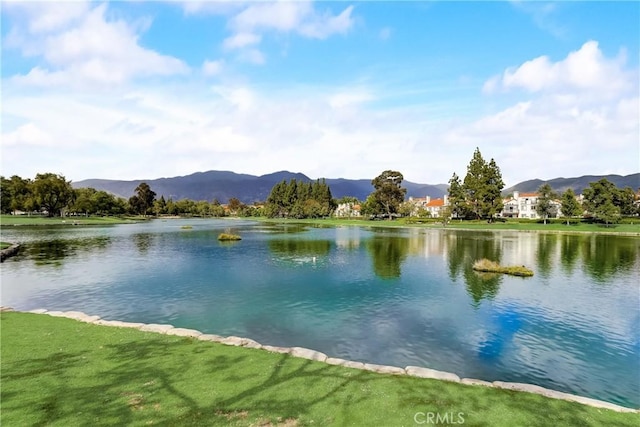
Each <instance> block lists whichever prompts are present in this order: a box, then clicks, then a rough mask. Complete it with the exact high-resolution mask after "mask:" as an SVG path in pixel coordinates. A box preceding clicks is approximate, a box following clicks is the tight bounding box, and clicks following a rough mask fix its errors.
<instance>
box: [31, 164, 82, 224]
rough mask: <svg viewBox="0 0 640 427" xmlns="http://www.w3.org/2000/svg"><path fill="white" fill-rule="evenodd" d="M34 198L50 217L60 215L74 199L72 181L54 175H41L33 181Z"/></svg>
mask: <svg viewBox="0 0 640 427" xmlns="http://www.w3.org/2000/svg"><path fill="white" fill-rule="evenodd" d="M32 188H33V196H34V199H35V201H36V202H37V204H38V205H39V206H40V207H42V208H44V209H45V210H46V211H47V214H48V215H49V216H55V215H56V214H57V213H60V212H61V210H62V209H63V208H65V207H66V206H67V205H68V204H69V203H70V202H71V201H72V199H73V188H72V187H71V181H67V180H66V179H65V178H64V176H62V175H56V174H53V173H42V174H41V173H39V174H37V175H36V178H35V180H34V181H33V185H32Z"/></svg>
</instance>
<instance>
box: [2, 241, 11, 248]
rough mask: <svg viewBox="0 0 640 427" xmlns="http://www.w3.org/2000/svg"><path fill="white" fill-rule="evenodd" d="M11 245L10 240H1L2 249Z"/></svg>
mask: <svg viewBox="0 0 640 427" xmlns="http://www.w3.org/2000/svg"><path fill="white" fill-rule="evenodd" d="M10 246H11V243H8V242H0V250H2V249H7V248H8V247H10Z"/></svg>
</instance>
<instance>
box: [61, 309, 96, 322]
mask: <svg viewBox="0 0 640 427" xmlns="http://www.w3.org/2000/svg"><path fill="white" fill-rule="evenodd" d="M63 317H67V318H69V319H75V320H79V321H81V322H86V323H94V322H95V321H96V320H99V319H100V316H89V315H88V314H85V313H83V312H81V311H67V312H65V313H64V316H63Z"/></svg>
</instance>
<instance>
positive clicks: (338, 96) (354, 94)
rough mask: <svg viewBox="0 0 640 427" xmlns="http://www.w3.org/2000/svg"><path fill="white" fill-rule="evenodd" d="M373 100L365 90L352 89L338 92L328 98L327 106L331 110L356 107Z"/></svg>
mask: <svg viewBox="0 0 640 427" xmlns="http://www.w3.org/2000/svg"><path fill="white" fill-rule="evenodd" d="M373 99H374V96H373V95H372V94H371V93H370V92H369V91H367V90H366V89H353V90H348V91H340V92H338V93H335V94H333V95H331V96H330V97H329V105H330V106H331V107H332V108H337V109H339V108H344V107H349V106H353V105H358V104H361V103H364V102H367V101H371V100H373Z"/></svg>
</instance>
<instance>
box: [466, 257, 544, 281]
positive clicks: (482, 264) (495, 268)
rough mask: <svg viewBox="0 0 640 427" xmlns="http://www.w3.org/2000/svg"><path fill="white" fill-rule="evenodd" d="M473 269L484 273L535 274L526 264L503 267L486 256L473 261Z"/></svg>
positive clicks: (524, 275) (525, 275) (527, 275)
mask: <svg viewBox="0 0 640 427" xmlns="http://www.w3.org/2000/svg"><path fill="white" fill-rule="evenodd" d="M473 269H474V270H475V271H480V272H483V273H504V274H510V275H512V276H522V277H530V276H533V271H532V270H531V269H528V268H527V267H525V266H524V265H522V266H518V265H515V266H509V267H503V266H501V265H500V264H498V263H497V262H494V261H491V260H488V259H486V258H483V259H480V260H478V261H476V262H475V263H473Z"/></svg>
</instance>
